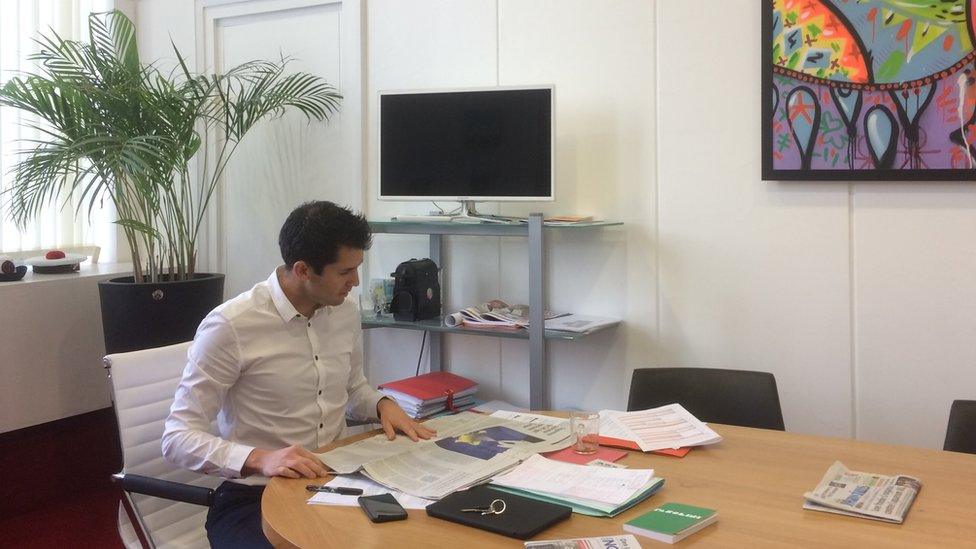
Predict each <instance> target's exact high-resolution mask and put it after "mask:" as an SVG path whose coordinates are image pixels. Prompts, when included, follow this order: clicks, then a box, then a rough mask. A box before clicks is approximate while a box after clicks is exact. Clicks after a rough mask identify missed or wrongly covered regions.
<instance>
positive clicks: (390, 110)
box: [379, 86, 553, 200]
mask: <svg viewBox="0 0 976 549" xmlns="http://www.w3.org/2000/svg"><path fill="white" fill-rule="evenodd" d="M552 99H553V88H552V87H551V86H547V87H533V88H519V89H511V88H495V89H479V90H461V91H422V92H382V93H381V94H380V106H379V111H380V120H379V183H380V192H379V195H380V198H381V199H387V200H552V198H553V175H552V174H553V152H552V135H553V117H552V113H553V107H552V105H553V101H552Z"/></svg>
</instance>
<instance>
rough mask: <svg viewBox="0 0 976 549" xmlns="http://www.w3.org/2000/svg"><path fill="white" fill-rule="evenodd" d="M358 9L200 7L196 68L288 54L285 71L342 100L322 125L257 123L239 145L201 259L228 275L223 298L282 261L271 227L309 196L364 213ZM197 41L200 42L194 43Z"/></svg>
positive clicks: (312, 4)
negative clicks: (303, 75) (312, 79)
mask: <svg viewBox="0 0 976 549" xmlns="http://www.w3.org/2000/svg"><path fill="white" fill-rule="evenodd" d="M360 9H361V8H360V3H359V1H358V0H342V1H333V2H330V1H323V0H274V1H262V2H243V3H229V4H228V3H223V2H220V1H219V0H213V1H212V3H211V5H207V4H204V6H203V7H202V11H201V12H200V13H199V17H198V21H200V22H202V28H201V31H202V32H201V33H198V38H199V37H200V34H202V39H203V44H202V46H203V47H202V48H200V52H201V53H202V55H203V58H202V59H201V61H202V63H203V65H205V67H204V66H201V68H206V69H208V70H209V69H211V68H213V69H214V70H216V71H224V70H226V69H228V68H230V67H233V66H236V65H238V64H240V63H243V62H245V61H250V60H254V59H264V60H277V59H280V57H281V56H282V55H283V56H285V57H289V58H292V61H291V62H290V63H289V65H288V70H289V71H305V72H309V73H311V74H315V75H317V76H321V77H323V78H325V79H326V80H327V81H328V82H329V83H330V84H332V85H333V86H335V87H336V88H337V89H338V90H339V92H340V93H341V94H342V95H343V96H344V98H343V100H342V103H341V107H340V112H339V113H338V114H337V115H335V116H333V118H332V119H331V120H330V121H329V122H328V123H321V122H312V123H311V124H309V123H308V122H307V121H306V119H305V118H304V116H302V115H301V114H300V113H297V112H292V113H288V114H286V115H285V116H284V117H282V118H280V119H277V120H273V121H270V122H262V123H261V124H259V125H258V126H256V127H255V128H254V129H252V130H251V132H250V133H249V134H248V135H247V136H246V137H245V139H244V140H243V141H242V142H241V144H240V145H239V146H238V149H237V151H236V152H235V155H234V158H233V160H232V162H231V163H230V165H229V166H228V168H227V170H226V172H225V175H224V181H223V182H222V187H221V191H222V192H221V193H220V196H218V197H217V203H216V204H214V206H215V207H214V212H213V213H212V216H211V217H210V220H209V221H210V227H209V230H208V232H207V234H208V235H209V237H208V239H207V240H208V244H209V245H208V246H207V247H206V249H205V256H204V259H205V260H206V263H207V264H208V265H209V266H211V267H212V268H213V269H215V270H218V271H219V272H224V273H226V276H227V279H226V285H225V289H224V296H225V298H231V297H233V296H235V295H237V294H238V293H240V292H242V291H244V290H246V289H248V288H250V287H251V286H253V285H254V284H255V283H256V282H259V281H261V280H263V279H265V278H267V276H268V274H269V273H270V272H271V270H272V269H274V268H275V267H276V266H277V265H279V264H280V263H281V255H280V253H279V251H278V230H279V228H280V227H281V223H282V222H283V221H284V219H285V217H286V216H287V215H288V213H289V212H290V211H291V210H292V209H294V208H295V207H296V206H297V205H298V204H300V203H302V202H305V201H308V200H313V199H314V200H322V199H324V200H331V201H333V202H336V203H339V204H343V205H347V206H350V207H352V208H354V209H357V210H361V209H362V116H361V60H360V58H361V52H360V19H361V17H360ZM198 44H199V42H198Z"/></svg>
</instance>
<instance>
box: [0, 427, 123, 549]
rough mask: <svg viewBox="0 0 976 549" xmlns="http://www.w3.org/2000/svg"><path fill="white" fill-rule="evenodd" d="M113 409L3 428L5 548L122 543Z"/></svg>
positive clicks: (0, 461)
mask: <svg viewBox="0 0 976 549" xmlns="http://www.w3.org/2000/svg"><path fill="white" fill-rule="evenodd" d="M121 464H122V459H121V456H120V451H119V439H118V431H117V428H116V425H115V414H114V412H113V411H112V409H111V408H105V409H103V410H96V411H94V412H90V413H87V414H81V415H78V416H73V417H69V418H64V419H59V420H57V421H52V422H49V423H44V424H41V425H35V426H33V427H28V428H25V429H20V430H17V431H10V432H7V433H2V434H0V548H4V549H7V548H11V547H38V548H45V549H47V548H55V549H68V548H74V547H98V548H103V547H104V548H109V549H116V548H120V547H122V542H121V541H120V540H119V535H118V526H117V521H118V518H117V517H118V507H119V497H120V496H119V494H120V492H119V491H118V490H117V489H116V488H115V487H114V486H113V485H112V483H111V482H110V480H109V478H110V476H111V474H112V473H114V472H117V471H118V470H119V469H120V468H121Z"/></svg>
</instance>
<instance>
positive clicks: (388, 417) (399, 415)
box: [376, 398, 437, 442]
mask: <svg viewBox="0 0 976 549" xmlns="http://www.w3.org/2000/svg"><path fill="white" fill-rule="evenodd" d="M376 415H378V416H379V417H380V423H381V424H382V425H383V430H384V431H386V438H387V439H389V440H393V438H394V437H395V436H396V431H400V432H401V433H403V434H405V435H407V436H408V437H410V440H412V441H414V442H417V441H418V440H419V439H422V438H423V439H428V438H430V437H432V436H434V435H436V434H437V431H435V430H433V429H430V428H428V427H424V425H423V424H421V423H417V422H416V421H414V420H412V419H410V417H409V416H408V415H407V414H406V412H404V411H403V410H402V409H401V408H400V406H399V405H398V404H397V403H396V402H393V401H392V400H390V399H388V398H381V399H380V401H379V402H377V403H376Z"/></svg>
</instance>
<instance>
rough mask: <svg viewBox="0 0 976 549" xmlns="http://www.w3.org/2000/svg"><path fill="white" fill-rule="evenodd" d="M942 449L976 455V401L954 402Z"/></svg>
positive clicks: (950, 410)
mask: <svg viewBox="0 0 976 549" xmlns="http://www.w3.org/2000/svg"><path fill="white" fill-rule="evenodd" d="M942 449H943V450H949V451H950V452H966V453H967V454H976V400H956V401H953V402H952V408H950V409H949V423H948V425H947V426H946V438H945V443H944V444H943V445H942Z"/></svg>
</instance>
